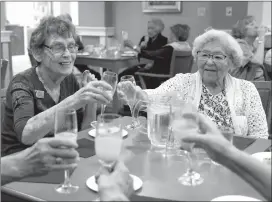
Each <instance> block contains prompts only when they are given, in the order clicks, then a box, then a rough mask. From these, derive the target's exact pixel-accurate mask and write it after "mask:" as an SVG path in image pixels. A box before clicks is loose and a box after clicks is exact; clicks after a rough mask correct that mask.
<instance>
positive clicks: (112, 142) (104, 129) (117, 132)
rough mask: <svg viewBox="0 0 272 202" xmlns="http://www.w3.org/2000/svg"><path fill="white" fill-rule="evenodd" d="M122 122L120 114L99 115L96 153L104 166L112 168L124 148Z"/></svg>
mask: <svg viewBox="0 0 272 202" xmlns="http://www.w3.org/2000/svg"><path fill="white" fill-rule="evenodd" d="M122 143H123V138H122V123H121V116H120V115H118V114H110V113H105V114H101V115H99V117H98V122H97V126H96V137H95V153H96V155H97V157H98V159H99V162H100V163H101V164H102V166H104V167H106V168H107V169H109V170H111V168H112V166H113V165H114V164H115V162H116V161H117V160H118V158H119V155H120V153H121V149H122Z"/></svg>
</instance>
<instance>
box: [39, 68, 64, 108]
mask: <svg viewBox="0 0 272 202" xmlns="http://www.w3.org/2000/svg"><path fill="white" fill-rule="evenodd" d="M36 73H37V75H38V78H39V80H40V82H41V83H42V84H43V86H44V88H45V90H46V91H47V93H48V94H49V95H50V96H51V98H52V99H53V100H54V102H55V103H58V101H59V97H60V87H58V88H57V89H54V90H51V89H49V88H48V87H47V86H46V84H45V81H44V80H43V78H42V76H41V74H40V72H39V70H38V67H37V68H36Z"/></svg>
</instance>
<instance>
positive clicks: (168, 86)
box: [145, 72, 268, 138]
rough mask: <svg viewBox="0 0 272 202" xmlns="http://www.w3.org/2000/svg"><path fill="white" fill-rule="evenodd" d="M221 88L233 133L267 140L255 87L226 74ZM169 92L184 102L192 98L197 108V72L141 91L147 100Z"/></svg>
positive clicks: (260, 103) (262, 114) (198, 92)
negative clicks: (182, 96) (224, 94)
mask: <svg viewBox="0 0 272 202" xmlns="http://www.w3.org/2000/svg"><path fill="white" fill-rule="evenodd" d="M225 84H226V97H227V100H228V103H229V108H230V111H231V116H232V120H233V126H234V130H235V133H236V134H240V135H244V136H245V135H248V136H250V137H255V138H268V127H267V121H266V115H265V112H264V109H263V106H262V102H261V98H260V96H259V93H258V91H257V89H256V87H255V85H254V84H253V83H251V82H249V81H245V80H242V79H237V78H234V77H232V76H230V75H229V74H228V75H227V76H226V82H225ZM171 91H181V92H182V94H183V95H184V97H185V98H184V99H185V100H186V98H187V97H188V96H192V97H193V98H194V101H193V103H194V105H195V106H196V107H197V108H198V106H199V102H200V97H201V92H202V79H201V76H200V74H199V72H196V73H193V74H191V73H187V74H177V75H176V76H175V77H173V78H171V79H169V80H167V81H166V82H164V83H163V84H162V85H160V86H159V87H158V88H156V89H148V90H145V92H147V94H148V95H149V96H152V95H156V94H164V93H168V92H171Z"/></svg>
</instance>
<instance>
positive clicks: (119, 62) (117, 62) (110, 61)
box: [75, 55, 151, 113]
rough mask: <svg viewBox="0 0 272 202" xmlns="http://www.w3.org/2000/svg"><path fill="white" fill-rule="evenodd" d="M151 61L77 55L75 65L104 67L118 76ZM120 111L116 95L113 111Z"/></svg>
mask: <svg viewBox="0 0 272 202" xmlns="http://www.w3.org/2000/svg"><path fill="white" fill-rule="evenodd" d="M150 62H151V60H148V59H144V58H141V60H140V61H138V58H137V57H136V56H135V57H118V58H113V57H95V56H92V55H77V58H76V61H75V64H81V65H82V64H84V65H92V66H97V67H103V68H106V69H108V70H111V71H113V72H115V73H117V74H119V73H121V71H124V70H125V69H128V68H130V67H133V66H136V65H141V64H147V63H150ZM119 109H120V106H119V102H118V97H117V94H116V93H115V95H114V98H113V104H112V111H113V112H115V113H116V112H118V111H119Z"/></svg>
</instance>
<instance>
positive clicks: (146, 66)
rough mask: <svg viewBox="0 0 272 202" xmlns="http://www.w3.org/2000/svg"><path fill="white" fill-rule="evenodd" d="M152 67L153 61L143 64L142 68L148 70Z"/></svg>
mask: <svg viewBox="0 0 272 202" xmlns="http://www.w3.org/2000/svg"><path fill="white" fill-rule="evenodd" d="M152 67H153V63H147V64H146V65H145V66H144V69H145V70H149V69H151V68H152Z"/></svg>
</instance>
